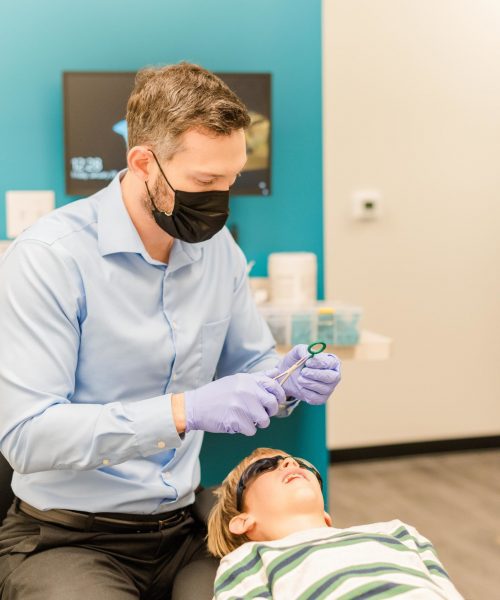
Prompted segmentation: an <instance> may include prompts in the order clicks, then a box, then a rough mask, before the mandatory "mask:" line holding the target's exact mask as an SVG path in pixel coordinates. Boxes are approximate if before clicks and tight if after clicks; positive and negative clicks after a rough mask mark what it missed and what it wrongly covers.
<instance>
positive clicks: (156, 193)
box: [143, 177, 174, 218]
mask: <svg viewBox="0 0 500 600" xmlns="http://www.w3.org/2000/svg"><path fill="white" fill-rule="evenodd" d="M149 190H150V193H151V196H152V198H153V202H154V205H153V202H151V198H150V197H149V194H148V192H147V189H145V190H144V196H143V204H144V206H145V208H146V209H147V212H148V213H149V214H150V215H151V218H153V210H154V209H155V206H156V208H157V209H158V210H160V211H164V212H171V211H172V210H173V208H174V194H173V192H172V191H171V190H170V189H169V188H168V186H167V184H166V183H165V182H164V181H163V180H162V179H161V177H158V178H157V179H156V181H155V183H154V185H153V187H150V188H149Z"/></svg>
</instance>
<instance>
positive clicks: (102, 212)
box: [97, 169, 204, 271]
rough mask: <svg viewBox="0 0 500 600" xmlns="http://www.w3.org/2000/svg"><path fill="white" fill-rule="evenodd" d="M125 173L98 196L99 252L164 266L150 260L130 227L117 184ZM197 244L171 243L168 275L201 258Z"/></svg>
mask: <svg viewBox="0 0 500 600" xmlns="http://www.w3.org/2000/svg"><path fill="white" fill-rule="evenodd" d="M125 173H126V169H124V170H123V171H120V172H119V173H118V174H117V175H116V177H115V178H114V179H113V180H112V181H111V183H110V184H109V185H108V186H107V187H106V188H105V189H104V190H103V191H102V192H101V197H100V201H99V208H98V215H97V231H98V239H99V250H100V252H101V255H102V256H107V255H108V254H116V253H120V252H131V253H134V254H141V255H142V256H143V257H144V259H145V260H147V261H148V262H150V263H152V264H156V265H164V264H165V263H162V262H160V261H158V260H155V259H153V258H151V256H150V255H149V254H148V252H147V250H146V248H145V247H144V244H143V243H142V240H141V237H140V235H139V234H138V233H137V229H136V228H135V226H134V224H133V223H132V219H131V218H130V215H129V214H128V211H127V209H126V207H125V203H124V202H123V197H122V189H121V186H120V181H121V179H122V178H123V176H124V175H125ZM203 245H204V242H202V243H200V244H188V243H187V242H183V241H181V240H177V239H176V240H174V243H173V246H172V250H171V252H170V260H169V271H175V270H177V269H179V268H181V267H184V266H185V265H188V264H191V263H193V262H195V261H197V260H199V259H200V258H201V255H202V247H203Z"/></svg>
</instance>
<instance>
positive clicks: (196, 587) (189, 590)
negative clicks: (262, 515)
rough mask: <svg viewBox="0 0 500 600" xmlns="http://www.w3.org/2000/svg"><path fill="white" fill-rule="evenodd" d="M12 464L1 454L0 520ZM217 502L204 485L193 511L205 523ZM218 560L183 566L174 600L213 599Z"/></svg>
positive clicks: (6, 501)
mask: <svg viewBox="0 0 500 600" xmlns="http://www.w3.org/2000/svg"><path fill="white" fill-rule="evenodd" d="M11 480H12V467H11V466H10V464H9V463H8V462H7V461H6V460H5V458H4V456H3V455H2V454H0V524H1V523H2V521H3V520H4V518H5V515H6V514H7V511H8V510H9V508H10V506H11V504H12V502H13V501H14V492H13V491H12V488H11V486H10V483H11ZM214 503H215V496H214V495H213V488H205V489H203V490H202V491H200V492H198V493H197V494H196V500H195V503H194V506H193V512H194V514H195V516H196V518H198V519H199V520H200V521H202V522H204V523H206V522H207V519H208V514H209V513H210V509H211V508H212V506H213V505H214ZM218 564H219V561H218V560H216V559H215V558H205V559H200V560H197V561H194V562H192V563H190V564H189V565H187V566H186V567H184V568H183V569H181V570H180V571H179V573H178V574H177V577H176V578H175V581H174V588H173V592H172V600H205V598H206V600H211V599H212V597H213V581H214V577H215V570H216V569H217V565H218Z"/></svg>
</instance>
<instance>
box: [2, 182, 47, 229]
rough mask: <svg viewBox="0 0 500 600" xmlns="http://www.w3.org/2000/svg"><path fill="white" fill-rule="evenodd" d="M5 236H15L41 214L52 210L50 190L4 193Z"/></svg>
mask: <svg viewBox="0 0 500 600" xmlns="http://www.w3.org/2000/svg"><path fill="white" fill-rule="evenodd" d="M5 205H6V207H7V237H8V238H15V237H17V236H18V235H19V234H20V233H22V232H23V231H24V230H25V229H26V228H27V227H29V226H30V225H33V223H34V222H35V221H37V220H38V219H39V218H40V217H42V216H43V215H45V214H47V213H49V212H50V211H51V210H54V207H55V194H54V192H53V191H52V190H36V191H32V190H27V191H23V190H11V191H8V192H6V193H5Z"/></svg>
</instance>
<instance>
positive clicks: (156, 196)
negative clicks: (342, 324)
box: [0, 64, 340, 600]
mask: <svg viewBox="0 0 500 600" xmlns="http://www.w3.org/2000/svg"><path fill="white" fill-rule="evenodd" d="M248 125H249V117H248V113H247V111H246V109H245V107H244V106H243V104H242V103H241V101H240V100H239V99H238V98H237V97H236V96H235V95H234V93H232V92H231V90H229V88H228V87H227V86H226V85H225V84H224V83H223V82H222V81H220V80H219V79H218V78H217V77H216V76H214V75H213V74H212V73H209V72H208V71H206V70H204V69H201V68H200V67H198V66H195V65H190V64H180V65H175V66H169V67H164V68H157V69H145V70H143V71H140V72H139V73H138V75H137V78H136V82H135V88H134V90H133V92H132V95H131V97H130V99H129V102H128V107H127V126H128V147H129V150H128V154H127V164H128V169H127V170H126V172H124V173H121V174H119V175H118V176H117V177H116V178H115V179H114V180H113V182H112V183H111V184H110V185H109V186H108V187H107V188H106V189H104V190H102V191H101V192H99V193H97V194H95V195H94V196H91V197H90V198H87V199H85V200H81V201H78V202H74V203H72V204H71V205H68V206H66V207H64V208H62V209H59V210H56V211H55V212H53V213H52V214H50V215H48V216H47V217H46V218H44V219H42V220H41V221H39V222H38V223H37V224H35V225H34V226H33V227H32V228H30V229H28V230H27V231H25V232H24V233H23V234H22V235H21V236H20V237H19V238H18V239H17V240H16V242H15V243H14V244H13V245H12V247H11V248H10V249H9V252H8V253H7V254H6V256H5V257H4V259H3V261H2V264H1V267H0V326H1V329H2V337H1V340H0V398H1V399H2V400H1V403H0V449H1V451H2V453H3V454H4V456H5V457H6V458H7V460H8V461H9V462H10V463H11V465H12V466H13V468H14V477H13V484H12V487H13V490H14V493H15V495H16V497H17V500H16V502H15V504H14V506H13V507H12V508H11V510H10V512H9V515H8V517H7V518H6V520H5V522H4V524H3V526H2V528H1V529H0V590H2V599H9V600H10V599H14V598H21V597H22V598H23V600H34V599H38V598H43V599H46V598H50V599H51V600H54V599H55V598H59V597H60V598H65V599H75V600H77V599H80V598H89V597H91V598H106V599H107V600H114V599H115V598H116V599H118V598H120V599H121V598H139V597H141V598H168V597H169V595H170V591H171V588H172V585H173V580H174V577H175V575H176V573H177V572H178V571H179V570H180V569H181V568H182V567H183V566H184V565H186V564H188V563H190V562H191V561H193V560H195V559H197V558H199V557H202V556H204V555H205V546H204V540H203V536H204V533H205V532H204V529H203V527H202V525H200V524H199V523H196V521H195V520H194V518H193V514H192V511H191V505H192V504H193V501H194V499H195V490H196V488H197V486H198V485H199V482H200V472H199V471H200V468H199V461H198V455H199V451H200V447H201V443H202V438H203V432H204V431H210V432H220V433H243V434H245V435H253V434H254V433H255V432H256V430H257V428H259V427H267V426H268V425H269V421H270V417H272V416H274V415H275V414H276V413H277V411H278V406H279V405H283V404H285V403H286V402H287V401H288V400H287V399H293V398H295V399H297V401H298V400H304V401H306V402H308V403H311V404H321V403H324V402H325V401H326V399H327V398H328V396H329V395H330V393H331V392H332V391H333V389H334V387H335V386H336V384H337V383H338V381H339V379H340V375H339V363H338V360H337V359H336V357H334V356H332V355H325V354H323V355H319V356H317V357H315V358H314V359H311V360H310V361H308V363H307V365H306V366H305V368H304V369H302V370H301V371H297V372H296V373H295V374H294V376H293V377H291V378H290V379H289V380H288V381H287V383H286V385H284V386H283V387H282V386H280V385H279V384H278V383H277V382H276V381H274V380H273V379H272V377H271V376H272V375H274V374H275V373H277V372H278V371H275V370H273V371H269V369H273V368H274V367H276V364H277V362H278V357H277V356H276V354H275V351H274V342H273V339H272V337H271V335H270V333H269V330H268V328H267V327H266V325H265V323H264V322H263V320H262V318H261V317H260V316H259V314H258V312H257V310H256V307H255V306H254V304H253V302H252V298H251V295H250V292H249V289H248V285H247V277H246V262H245V259H244V256H243V254H242V253H241V251H240V250H239V249H238V248H237V246H236V244H235V243H234V241H233V240H232V238H231V236H230V235H229V233H228V231H227V229H225V228H224V223H225V221H226V219H227V215H228V201H229V189H230V187H231V185H232V184H233V182H234V181H235V179H236V177H237V176H238V173H239V172H240V171H241V170H242V168H243V166H244V164H245V161H246V153H245V135H244V130H245V128H246V127H247V126H248ZM305 352H306V350H305V347H302V346H301V347H296V348H294V349H293V350H292V351H291V352H290V353H289V354H288V355H287V356H285V357H284V359H283V360H282V361H281V363H280V364H279V365H278V368H279V369H280V370H283V369H286V368H287V367H289V366H290V365H291V364H293V363H294V362H295V361H296V360H298V359H299V358H301V356H303V355H304V353H305ZM215 377H217V379H216V380H215V381H214V378H215ZM293 405H294V402H290V405H289V406H288V407H287V409H288V412H289V411H290V410H291V407H293ZM208 589H211V582H210V581H209V585H208ZM199 597H200V598H203V597H204V596H203V586H202V582H200V595H199Z"/></svg>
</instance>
